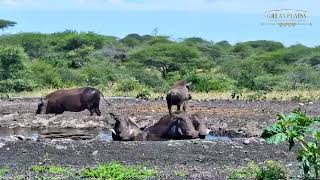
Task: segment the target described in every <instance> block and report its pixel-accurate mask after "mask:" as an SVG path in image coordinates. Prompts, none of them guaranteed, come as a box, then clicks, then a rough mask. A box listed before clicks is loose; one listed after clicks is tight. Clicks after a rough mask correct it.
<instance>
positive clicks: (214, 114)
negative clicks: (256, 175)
mask: <svg viewBox="0 0 320 180" xmlns="http://www.w3.org/2000/svg"><path fill="white" fill-rule="evenodd" d="M110 101H111V103H112V106H111V107H109V106H107V105H106V104H105V103H103V102H102V103H101V111H102V116H100V117H98V116H89V112H88V111H83V112H80V113H71V112H66V113H64V114H62V115H35V111H36V107H37V100H36V99H33V98H29V99H14V100H13V101H0V131H1V129H4V128H18V127H31V128H48V127H50V128H53V127H54V128H67V127H70V128H79V129H80V128H82V129H83V128H102V129H108V128H111V127H112V125H113V123H114V121H113V120H112V119H111V118H110V116H109V115H108V113H109V112H115V113H119V114H122V115H125V116H130V117H133V118H134V120H135V121H136V123H137V124H138V125H139V126H148V125H151V124H153V123H154V122H156V121H157V120H159V119H160V118H161V117H162V116H164V115H166V114H167V108H166V105H165V102H164V101H144V100H136V99H111V100H110ZM298 107H302V108H304V109H305V110H306V111H307V113H308V114H310V115H319V114H320V108H319V107H320V106H319V104H317V103H305V104H299V103H297V102H267V101H259V102H245V101H214V100H212V101H191V102H190V103H189V110H191V111H192V112H199V113H201V114H202V115H203V116H204V117H206V118H207V121H208V126H209V127H210V128H211V129H212V133H214V134H216V135H222V136H229V137H232V140H231V141H203V140H189V141H165V142H113V141H102V140H99V139H96V138H94V139H89V140H79V141H73V140H66V139H62V140H61V139H60V140H55V139H54V140H50V139H42V138H40V139H36V140H27V139H24V138H11V139H10V138H9V139H1V138H0V165H2V166H3V165H8V166H9V167H10V173H9V176H14V175H15V174H17V173H18V174H19V173H22V174H25V175H27V177H30V178H31V177H32V176H33V175H32V174H30V173H29V171H30V167H31V166H32V165H36V164H39V163H41V162H42V161H43V157H44V156H48V158H49V159H50V161H49V163H51V164H55V165H63V166H68V167H73V168H81V167H85V166H94V165H96V164H99V163H103V162H109V161H111V160H117V161H120V162H123V163H125V164H141V163H145V164H146V165H147V166H150V167H158V168H159V172H160V176H159V178H162V179H176V178H178V176H177V175H176V174H177V173H176V172H178V171H180V170H183V171H186V172H188V173H187V174H188V176H186V177H184V178H188V179H226V177H227V175H228V173H229V171H228V169H230V168H235V167H240V166H243V165H245V164H246V163H247V162H249V161H256V162H258V163H263V162H265V161H266V160H269V159H273V160H280V161H281V162H282V163H283V164H284V165H286V166H287V167H289V168H290V169H292V170H293V171H294V172H295V173H297V172H298V171H296V169H297V162H296V160H295V156H294V154H293V152H294V150H293V151H290V152H289V151H288V149H287V146H286V144H284V145H280V146H275V145H268V144H266V143H265V142H264V141H263V140H262V139H260V138H259V135H260V134H261V132H262V131H263V128H264V127H266V126H267V125H269V124H271V123H272V122H274V121H275V117H276V116H275V115H276V114H277V113H279V112H289V111H291V110H293V109H294V108H298ZM0 134H1V132H0ZM28 173H29V174H28Z"/></svg>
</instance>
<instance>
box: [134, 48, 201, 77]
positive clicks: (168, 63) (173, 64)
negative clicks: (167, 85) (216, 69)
mask: <svg viewBox="0 0 320 180" xmlns="http://www.w3.org/2000/svg"><path fill="white" fill-rule="evenodd" d="M198 57H199V52H198V51H197V50H196V49H195V48H192V47H188V46H185V45H182V44H177V43H159V44H155V45H153V46H149V47H146V48H144V49H142V50H140V51H137V52H134V53H132V54H131V55H130V58H131V59H132V60H134V61H137V62H140V63H143V64H145V65H146V66H149V67H151V68H155V69H157V70H158V71H159V72H160V73H161V76H162V77H163V78H164V79H166V77H167V74H168V73H169V72H173V71H176V70H179V68H180V67H181V65H182V64H184V63H188V62H190V61H191V60H192V59H194V58H198Z"/></svg>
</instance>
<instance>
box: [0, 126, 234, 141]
mask: <svg viewBox="0 0 320 180" xmlns="http://www.w3.org/2000/svg"><path fill="white" fill-rule="evenodd" d="M13 136H15V137H19V138H23V139H31V140H37V139H38V138H46V139H72V140H88V139H94V138H96V139H98V140H102V141H111V140H112V135H111V132H110V131H108V130H104V129H75V128H42V129H41V128H40V129H39V128H27V127H19V128H4V127H0V138H7V137H13ZM204 140H207V141H231V138H229V137H227V136H216V135H214V134H209V135H207V136H206V138H205V139H204Z"/></svg>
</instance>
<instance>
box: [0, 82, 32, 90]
mask: <svg viewBox="0 0 320 180" xmlns="http://www.w3.org/2000/svg"><path fill="white" fill-rule="evenodd" d="M35 88H36V84H35V83H34V82H32V81H31V80H28V79H7V80H0V92H22V91H32V90H34V89H35Z"/></svg>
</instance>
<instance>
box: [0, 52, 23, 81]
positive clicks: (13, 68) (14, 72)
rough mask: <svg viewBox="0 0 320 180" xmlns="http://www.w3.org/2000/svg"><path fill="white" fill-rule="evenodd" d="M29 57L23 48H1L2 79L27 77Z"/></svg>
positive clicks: (0, 74)
mask: <svg viewBox="0 0 320 180" xmlns="http://www.w3.org/2000/svg"><path fill="white" fill-rule="evenodd" d="M27 60H28V56H27V54H25V53H24V51H23V49H22V48H21V47H12V46H8V47H4V46H0V79H3V80H5V79H9V78H20V77H23V76H25V75H26V73H27V71H28V69H27V65H26V63H27Z"/></svg>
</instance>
